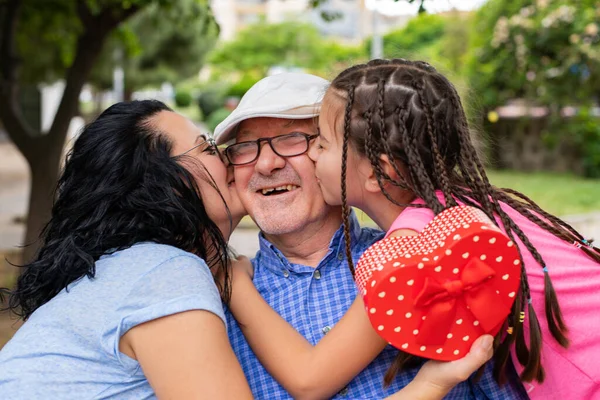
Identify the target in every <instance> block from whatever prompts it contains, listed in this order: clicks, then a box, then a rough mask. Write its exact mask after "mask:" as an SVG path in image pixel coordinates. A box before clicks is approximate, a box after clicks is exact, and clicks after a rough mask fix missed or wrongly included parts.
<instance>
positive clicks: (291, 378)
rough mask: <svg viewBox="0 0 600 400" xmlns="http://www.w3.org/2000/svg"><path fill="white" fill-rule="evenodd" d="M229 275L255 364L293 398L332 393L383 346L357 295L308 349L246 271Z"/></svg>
mask: <svg viewBox="0 0 600 400" xmlns="http://www.w3.org/2000/svg"><path fill="white" fill-rule="evenodd" d="M236 268H238V267H237V266H236V267H235V268H234V270H235V269H236ZM238 272H239V273H238ZM234 275H235V277H234V284H233V295H232V299H231V304H230V309H231V311H232V312H233V314H234V316H235V317H236V319H237V321H238V323H239V326H240V328H241V329H242V332H243V333H244V336H245V337H246V339H247V340H248V343H249V344H250V346H251V347H252V350H253V351H254V353H255V354H256V356H257V357H258V359H259V360H260V362H261V363H262V364H263V365H264V367H265V368H266V369H267V370H268V371H269V372H270V373H271V374H272V375H273V377H274V378H275V379H276V380H277V381H278V382H279V383H280V384H281V385H282V386H283V387H284V388H285V389H286V390H287V391H288V392H290V394H291V395H292V397H294V398H296V399H303V398H310V399H313V398H326V397H330V396H332V395H333V394H335V393H336V392H337V391H339V390H341V389H342V388H343V387H344V386H345V385H346V384H347V383H348V382H350V381H351V380H352V379H353V378H354V377H355V376H356V375H358V374H359V373H360V371H362V370H363V369H364V368H365V367H366V366H367V365H369V363H370V362H371V361H372V360H373V359H374V358H375V357H376V356H377V355H378V354H379V353H380V352H381V351H382V350H383V349H384V347H385V346H386V344H387V343H386V342H385V340H383V339H382V338H381V337H380V336H379V335H378V334H377V332H376V331H375V330H374V329H373V328H372V327H371V323H370V322H369V319H368V317H367V314H366V313H365V312H364V309H363V308H364V305H363V302H362V298H361V297H360V296H357V298H356V300H355V301H354V303H353V304H352V306H351V307H350V309H349V310H348V312H347V313H346V314H345V315H344V317H343V318H342V319H341V320H340V321H339V322H338V323H337V324H336V326H335V327H334V329H332V330H331V331H330V332H329V333H328V334H327V335H326V336H325V337H324V338H323V339H321V341H320V342H319V343H318V344H317V345H316V346H314V347H313V346H312V345H311V344H310V343H309V342H308V341H307V340H306V339H305V338H304V337H303V336H302V335H300V334H299V333H298V332H297V331H296V330H295V329H294V328H293V327H292V326H291V325H289V324H288V323H287V322H286V321H285V320H284V319H283V318H282V317H281V316H279V314H277V313H276V312H275V311H274V310H273V309H272V308H271V307H270V306H269V305H268V304H267V303H266V302H265V301H264V299H263V298H262V297H261V296H260V294H259V293H258V291H257V290H256V288H255V287H254V284H253V283H252V281H251V280H250V278H249V277H248V275H247V274H246V273H244V272H242V271H239V270H238V271H234ZM382 379H383V377H382Z"/></svg>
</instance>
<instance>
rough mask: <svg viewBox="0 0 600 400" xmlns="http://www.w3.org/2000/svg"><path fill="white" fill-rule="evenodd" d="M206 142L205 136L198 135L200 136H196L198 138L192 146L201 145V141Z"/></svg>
mask: <svg viewBox="0 0 600 400" xmlns="http://www.w3.org/2000/svg"><path fill="white" fill-rule="evenodd" d="M206 140H207V139H206V135H204V134H200V135H198V137H197V138H196V140H195V141H194V144H202V141H204V142H206Z"/></svg>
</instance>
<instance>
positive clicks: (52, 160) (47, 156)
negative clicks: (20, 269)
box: [22, 131, 66, 263]
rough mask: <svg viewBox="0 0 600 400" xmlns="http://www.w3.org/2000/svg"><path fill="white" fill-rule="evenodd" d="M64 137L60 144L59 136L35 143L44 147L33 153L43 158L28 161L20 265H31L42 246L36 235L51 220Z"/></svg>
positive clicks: (41, 139)
mask: <svg viewBox="0 0 600 400" xmlns="http://www.w3.org/2000/svg"><path fill="white" fill-rule="evenodd" d="M65 136H66V131H65V134H64V135H63V136H62V140H60V139H61V137H60V136H55V137H54V138H50V137H43V138H40V139H38V141H39V142H45V143H43V145H42V143H36V144H37V146H36V148H35V150H34V153H43V154H39V155H38V157H33V158H32V159H29V160H28V162H29V168H30V171H31V183H30V185H31V186H30V188H31V191H30V195H29V211H28V216H27V231H26V234H25V242H24V244H25V245H26V247H25V248H24V251H23V259H22V261H23V263H27V262H30V261H32V260H33V259H34V257H35V256H36V253H37V251H38V249H39V248H40V245H41V242H40V241H39V235H40V233H41V231H42V229H43V228H44V226H45V225H46V224H47V223H48V221H49V220H50V213H51V210H52V203H53V200H54V196H53V194H54V188H55V187H56V183H57V181H58V176H59V169H60V165H61V161H62V154H63V147H64V137H65ZM51 139H54V140H51Z"/></svg>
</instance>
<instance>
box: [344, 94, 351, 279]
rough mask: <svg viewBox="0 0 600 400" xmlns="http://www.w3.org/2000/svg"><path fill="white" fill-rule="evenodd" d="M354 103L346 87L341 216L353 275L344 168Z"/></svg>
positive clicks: (349, 266) (347, 255)
mask: <svg viewBox="0 0 600 400" xmlns="http://www.w3.org/2000/svg"><path fill="white" fill-rule="evenodd" d="M353 103H354V87H353V86H351V87H350V88H349V89H348V102H347V104H346V112H345V115H344V142H343V145H342V218H343V224H344V239H345V240H344V241H345V243H346V258H347V259H348V268H350V272H351V273H352V277H354V262H353V261H352V244H351V243H350V240H351V238H350V221H349V216H350V207H348V202H347V199H346V168H347V164H348V162H347V161H348V138H349V136H350V118H351V117H352V105H353Z"/></svg>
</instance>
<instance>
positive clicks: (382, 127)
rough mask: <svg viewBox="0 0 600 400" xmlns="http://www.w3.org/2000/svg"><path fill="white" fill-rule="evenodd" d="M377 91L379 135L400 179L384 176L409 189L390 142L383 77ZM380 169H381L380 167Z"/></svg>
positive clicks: (383, 189) (402, 187)
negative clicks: (386, 120) (386, 121)
mask: <svg viewBox="0 0 600 400" xmlns="http://www.w3.org/2000/svg"><path fill="white" fill-rule="evenodd" d="M377 93H378V104H377V110H378V114H379V135H380V136H381V143H382V144H383V149H384V151H385V154H386V155H387V156H388V159H389V161H390V164H391V165H392V168H393V169H394V172H395V173H396V175H398V180H395V179H392V178H390V177H389V175H388V174H385V173H383V176H384V178H386V180H387V181H389V182H390V183H392V184H393V185H395V186H398V187H400V188H401V189H404V190H407V189H409V187H408V186H407V185H406V181H405V180H404V174H403V173H402V172H401V171H400V168H399V167H398V164H397V162H396V158H395V156H394V153H393V152H392V149H391V147H390V144H389V142H388V140H389V137H388V136H389V135H388V131H387V128H386V124H385V102H384V100H385V98H384V94H385V81H384V80H383V79H380V80H379V82H378V83H377ZM394 116H395V114H394ZM376 158H377V164H378V165H379V158H378V157H376ZM379 170H381V169H380V168H379ZM379 187H380V188H381V190H382V191H384V192H385V193H384V194H385V195H386V197H389V194H388V193H387V191H385V188H384V187H383V186H382V185H381V184H380V185H379ZM388 199H389V198H388ZM394 203H395V202H394Z"/></svg>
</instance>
